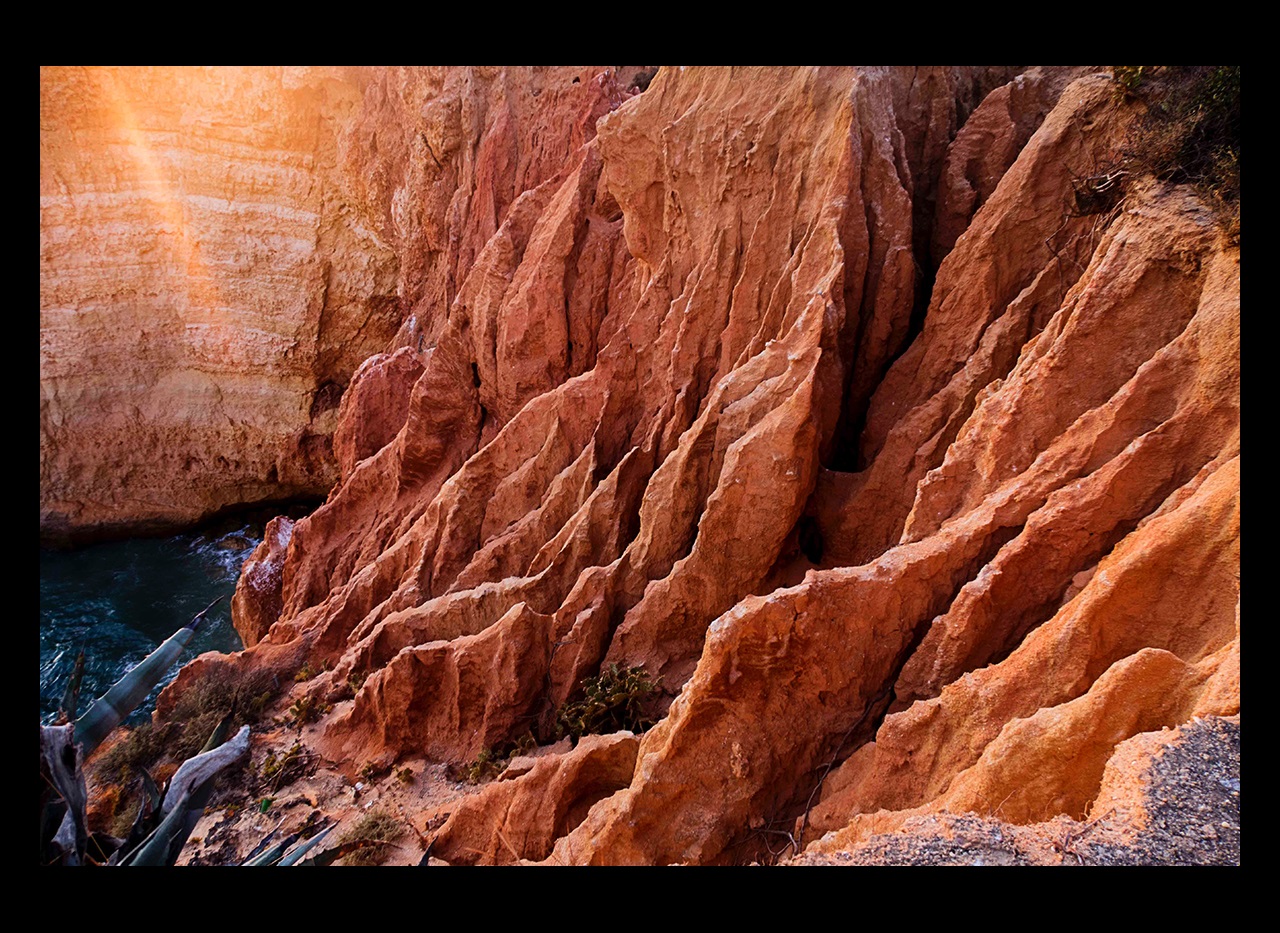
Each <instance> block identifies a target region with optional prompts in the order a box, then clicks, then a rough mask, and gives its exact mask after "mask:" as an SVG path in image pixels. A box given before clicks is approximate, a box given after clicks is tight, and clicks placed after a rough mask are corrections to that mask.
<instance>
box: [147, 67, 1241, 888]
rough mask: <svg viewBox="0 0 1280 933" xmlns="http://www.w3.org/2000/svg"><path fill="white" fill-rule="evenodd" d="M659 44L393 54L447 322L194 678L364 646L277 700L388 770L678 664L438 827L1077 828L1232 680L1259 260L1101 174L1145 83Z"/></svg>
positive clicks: (681, 847) (510, 847) (608, 856)
mask: <svg viewBox="0 0 1280 933" xmlns="http://www.w3.org/2000/svg"><path fill="white" fill-rule="evenodd" d="M430 74H431V75H436V73H435V72H431V73H430ZM624 78H626V79H627V81H624V80H623V79H624ZM571 79H576V80H571ZM629 79H630V72H615V71H613V70H612V69H585V70H582V71H581V72H571V71H570V70H555V69H552V70H547V71H537V72H528V71H522V72H517V71H507V70H499V71H493V72H479V71H474V70H473V71H447V72H442V73H440V74H439V75H438V76H437V77H433V78H431V80H429V81H426V83H422V82H423V79H422V77H421V75H419V74H418V73H416V72H412V71H407V70H406V71H389V72H385V73H379V74H378V76H377V78H376V80H374V79H372V78H371V79H369V80H370V83H369V84H368V85H367V86H366V88H365V95H364V97H363V99H362V102H361V103H353V104H351V107H352V108H353V109H352V110H351V111H350V113H349V114H348V116H347V118H346V120H347V122H346V123H344V124H343V127H344V128H343V129H342V131H341V133H339V134H338V139H339V141H340V142H341V145H339V146H338V152H339V161H342V160H343V159H345V160H346V162H345V163H344V164H346V165H347V166H348V167H350V166H352V165H355V164H357V163H358V164H359V165H360V166H362V171H361V172H355V173H354V174H351V175H350V176H349V177H350V178H355V179H357V180H356V181H349V182H348V183H349V184H351V185H352V186H353V187H354V188H355V189H358V190H359V192H360V198H361V199H362V200H361V201H360V203H365V204H386V205H387V209H388V212H389V213H388V214H387V215H386V216H385V217H383V218H380V219H379V223H380V224H383V226H378V227H371V228H370V229H379V230H390V229H394V230H396V231H398V233H397V237H398V238H397V239H396V240H395V243H396V244H397V246H396V248H395V250H394V252H395V255H396V256H397V257H399V258H398V259H397V263H398V265H397V270H398V271H397V275H398V276H399V279H398V284H397V286H396V288H397V294H398V295H399V298H400V301H401V306H402V307H404V308H406V309H411V314H410V315H409V316H408V317H406V318H405V319H404V322H403V323H402V325H401V326H400V327H399V330H398V332H397V333H396V335H395V336H394V338H389V339H384V345H383V346H381V347H379V348H378V349H379V350H380V351H381V352H380V354H379V355H376V356H373V357H371V358H370V359H369V361H368V362H366V363H364V364H363V366H361V367H360V369H359V370H358V372H356V374H355V376H354V378H352V379H351V380H350V388H349V389H348V390H347V392H346V394H345V396H344V397H343V399H342V403H341V407H340V409H339V410H338V414H337V416H336V417H337V424H336V426H335V428H334V429H333V445H334V449H335V451H336V460H337V464H336V467H335V470H336V471H337V475H338V476H339V479H338V481H337V483H336V485H334V487H333V488H332V490H331V491H330V492H329V495H328V499H327V500H326V502H325V503H324V505H322V506H321V507H320V508H319V509H317V510H316V511H315V512H314V513H312V514H311V515H310V516H308V517H306V518H304V519H300V520H299V521H297V522H296V524H293V525H292V526H291V528H286V527H285V525H284V524H279V525H277V526H275V527H274V528H273V529H272V533H270V534H269V535H268V540H267V541H266V542H264V544H263V546H262V547H260V548H259V549H258V551H257V552H255V554H254V556H253V558H252V559H251V561H250V563H249V564H247V565H246V570H245V573H244V575H243V576H242V579H241V583H240V587H239V589H238V591H237V595H236V602H235V606H234V612H235V620H236V624H237V627H238V628H239V630H240V631H241V632H242V634H243V635H244V638H245V642H246V645H248V646H249V647H248V648H247V650H246V651H244V652H242V653H240V654H237V655H233V656H230V657H226V658H223V657H218V656H204V657H202V658H201V659H200V660H199V661H198V662H196V663H195V664H192V665H190V666H188V668H187V669H186V670H184V672H183V674H182V675H181V676H180V677H179V679H178V681H177V684H176V685H175V686H174V687H172V688H170V691H169V692H167V693H166V696H165V697H162V700H161V715H163V714H164V711H165V709H166V708H167V707H168V705H170V704H171V701H172V695H173V693H174V692H176V691H180V690H182V689H184V685H185V684H188V683H190V682H192V680H193V679H195V678H198V677H199V676H201V673H202V671H207V670H208V669H210V668H212V667H219V666H231V667H239V668H243V667H249V666H255V667H264V668H267V669H270V670H273V671H275V672H277V673H279V674H280V675H282V678H281V679H282V680H283V681H291V678H292V674H293V672H294V671H295V670H297V669H298V668H299V667H300V666H302V665H303V664H304V663H307V664H308V665H310V668H311V669H312V670H320V669H321V668H327V670H325V672H324V673H321V674H320V675H319V676H318V677H316V678H314V679H312V680H309V681H307V682H305V683H301V684H298V685H297V686H296V687H295V688H294V691H293V693H292V694H291V696H290V697H287V698H286V700H293V701H297V700H300V699H302V698H304V697H309V698H310V701H311V702H312V703H313V704H315V705H316V706H317V707H318V708H325V709H327V710H328V711H327V712H326V714H325V715H324V716H323V717H322V718H321V720H320V721H319V722H318V723H317V724H316V725H314V726H308V727H307V729H306V730H305V731H304V733H303V735H304V737H305V741H306V743H307V746H308V748H309V749H311V750H312V751H313V752H314V754H316V755H317V756H318V758H319V759H321V760H323V761H325V762H327V763H328V766H330V767H332V768H334V769H336V770H338V771H341V772H342V773H344V774H346V775H347V776H348V778H353V776H354V775H355V774H356V773H357V772H359V771H360V770H361V768H362V767H363V766H365V765H369V766H371V767H372V768H373V770H378V769H382V770H384V771H385V770H386V769H387V768H388V766H391V765H396V764H399V763H402V762H412V761H427V762H435V763H447V764H451V765H455V766H459V765H462V764H464V763H466V762H467V761H469V760H472V759H475V758H476V756H477V755H478V754H480V753H481V752H483V751H485V750H486V749H497V748H501V747H504V746H505V745H507V744H509V743H512V742H515V741H516V740H517V739H518V737H520V736H521V735H523V734H524V733H526V732H530V731H531V732H532V733H533V734H534V736H535V738H536V739H537V740H538V741H539V742H540V743H541V744H542V745H550V744H551V743H552V742H553V741H554V740H555V739H556V737H557V736H556V734H555V713H556V710H558V709H559V708H561V707H562V706H563V704H564V703H565V702H566V701H569V700H572V699H574V698H576V697H578V696H579V695H580V692H581V687H582V684H583V681H584V679H585V678H588V677H591V676H593V675H595V674H597V673H598V672H599V671H600V670H601V669H602V667H607V666H609V665H613V664H617V665H619V666H620V667H633V666H642V667H644V668H645V669H646V671H648V673H649V674H650V675H651V676H652V677H653V678H654V680H655V681H656V682H657V683H658V684H659V685H660V687H661V690H662V695H661V697H660V699H659V700H658V701H656V702H657V713H658V715H659V721H658V722H657V724H656V725H655V726H653V728H651V729H649V730H648V731H647V732H644V733H643V734H642V735H640V736H639V737H638V738H636V737H632V736H631V735H630V734H629V733H627V734H623V733H619V734H615V735H613V736H609V737H590V738H585V739H583V740H582V741H581V742H580V743H579V744H578V745H577V747H576V748H575V749H573V750H571V751H567V750H563V749H550V750H546V751H545V752H544V753H543V754H541V755H540V756H539V757H537V758H534V759H532V761H533V762H534V763H533V764H532V765H530V766H527V767H522V768H520V769H517V771H518V773H516V772H513V773H512V774H511V775H509V776H508V777H507V779H505V780H500V781H497V782H494V783H492V784H489V785H487V786H486V787H484V788H483V789H482V790H480V791H479V792H477V793H475V794H474V795H471V796H466V797H464V799H463V800H462V801H461V802H455V804H454V805H453V807H452V810H451V813H450V816H449V817H448V819H447V820H443V822H441V821H440V820H437V819H435V818H434V817H437V816H440V817H441V818H443V817H442V814H440V813H437V812H436V811H431V812H430V813H428V810H427V808H426V807H425V805H424V806H423V808H422V809H420V810H419V811H417V812H414V811H413V808H412V806H411V805H408V804H407V805H406V806H409V810H408V811H406V814H405V818H406V819H408V820H409V821H410V822H412V823H413V824H414V826H415V828H416V829H417V830H419V831H420V832H422V833H426V834H427V835H428V836H430V837H431V838H433V839H434V840H435V846H436V847H434V848H432V850H431V851H432V853H433V854H434V855H436V856H438V857H441V858H443V859H445V860H446V861H461V862H468V863H508V862H514V861H533V862H546V863H555V864H667V863H687V864H708V863H733V862H739V861H749V860H752V859H756V858H760V857H762V853H764V852H765V851H766V850H769V849H772V850H775V851H776V848H777V844H778V840H779V839H786V840H788V844H789V845H790V846H791V851H793V852H798V851H801V850H804V849H806V847H807V850H808V851H809V852H810V853H812V854H821V853H830V852H833V851H839V850H841V849H844V848H849V847H852V846H856V845H859V844H862V843H865V842H866V840H868V839H870V838H871V837H872V836H873V835H875V834H879V833H884V832H889V831H894V830H897V829H899V828H901V827H902V826H904V825H905V824H906V823H907V822H908V821H909V820H913V819H917V818H922V817H928V816H933V815H937V814H942V813H944V812H950V813H968V814H975V815H977V816H981V817H995V818H999V819H1003V820H1006V821H1010V822H1013V823H1017V824H1032V823H1042V822H1045V821H1050V820H1053V819H1056V818H1059V817H1062V818H1070V819H1073V820H1082V819H1085V818H1087V817H1088V816H1089V807H1090V804H1091V802H1092V801H1093V800H1094V799H1095V798H1096V797H1097V796H1098V794H1099V790H1100V787H1101V786H1102V784H1103V779H1104V774H1105V773H1106V769H1107V767H1108V762H1109V760H1110V759H1111V757H1112V755H1113V753H1114V751H1115V749H1116V748H1117V747H1118V746H1121V745H1122V744H1123V743H1125V742H1126V741H1128V740H1130V739H1132V738H1133V737H1135V736H1140V735H1142V734H1144V733H1148V732H1152V731H1156V730H1160V729H1162V728H1165V727H1173V726H1177V725H1179V724H1181V723H1185V722H1187V721H1189V720H1191V719H1192V718H1193V717H1197V716H1200V717H1204V716H1232V715H1236V714H1238V712H1239V488H1240V483H1239V476H1240V473H1239V471H1240V461H1239V402H1240V399H1239V251H1238V247H1236V246H1233V245H1231V243H1230V242H1229V241H1228V240H1227V239H1226V238H1225V236H1224V235H1223V234H1222V232H1221V230H1220V228H1219V227H1218V226H1216V225H1215V223H1214V221H1213V216H1212V212H1211V211H1210V209H1209V208H1208V206H1207V205H1206V204H1205V203H1204V202H1202V201H1201V200H1200V199H1199V198H1198V197H1197V195H1196V194H1195V193H1194V192H1193V191H1192V190H1191V189H1189V188H1185V187H1175V186H1170V185H1165V184H1160V183H1157V182H1155V181H1154V180H1150V179H1148V180H1145V181H1143V180H1137V179H1135V180H1134V182H1133V183H1132V184H1131V185H1129V186H1128V188H1127V189H1126V193H1125V197H1124V198H1123V199H1122V200H1118V201H1116V202H1115V203H1114V204H1113V205H1112V206H1109V207H1107V208H1106V209H1105V210H1100V211H1097V212H1094V213H1085V212H1083V211H1081V210H1079V209H1078V207H1079V205H1078V203H1077V201H1076V200H1075V198H1074V192H1075V187H1074V186H1075V185H1076V184H1077V183H1078V181H1079V179H1078V178H1077V177H1076V176H1075V175H1074V174H1073V173H1074V171H1076V169H1074V168H1073V167H1080V166H1097V165H1105V164H1110V162H1111V161H1112V160H1115V159H1118V158H1120V156H1121V150H1122V147H1123V145H1124V139H1125V134H1126V132H1127V131H1128V128H1129V126H1130V125H1131V123H1132V122H1133V121H1134V120H1135V119H1137V117H1138V115H1139V114H1140V108H1139V107H1138V106H1137V105H1135V104H1133V103H1127V102H1125V101H1124V100H1123V99H1122V96H1121V95H1118V94H1117V93H1116V90H1115V83H1114V81H1113V80H1112V79H1111V77H1110V76H1109V75H1107V74H1103V73H1092V72H1089V71H1087V70H1085V69H1074V70H1073V69H1044V70H1039V69H1037V70H1033V71H1029V72H1025V73H1021V74H1019V73H1018V72H1016V71H1015V70H1011V69H1001V70H995V69H958V68H957V69H941V68H939V69H899V68H865V69H845V68H800V69H793V68H679V67H676V68H662V69H661V70H659V71H658V73H657V75H656V77H654V78H653V80H652V83H650V84H649V85H648V86H647V89H645V90H643V92H640V91H639V88H638V87H637V86H636V84H635V82H631V83H630V84H628V81H629ZM478 85H483V87H484V94H481V92H480V90H479V89H478ZM380 95H381V96H380ZM481 100H483V101H484V102H485V103H484V105H483V107H482V106H481V105H480V104H479V103H477V102H478V101H481ZM486 108H487V109H486ZM391 111H394V112H395V113H397V114H402V115H403V114H410V115H412V119H409V118H407V117H406V119H407V120H408V124H407V125H413V126H414V127H415V129H414V131H413V133H412V134H411V133H410V132H409V131H408V130H407V129H402V131H401V133H400V135H398V136H397V135H396V134H394V133H392V132H391V130H390V129H389V127H390V126H391V125H392V121H391V120H390V118H389V117H388V116H387V114H388V113H390V112H391ZM570 113H572V114H576V115H577V117H576V122H574V120H567V119H566V117H565V115H566V114H570ZM970 113H971V115H970ZM958 115H959V116H958ZM965 117H967V122H966V120H965V119H964V118H965ZM384 118H385V119H386V121H387V122H382V121H383V120H384ZM415 121H420V123H421V126H422V129H421V135H417V134H418V133H419V129H418V128H417V127H418V125H419V123H417V122H415ZM481 127H484V129H483V131H481ZM384 134H388V135H387V141H386V142H385V143H384V142H383V139H384ZM373 141H376V142H377V152H378V154H379V156H378V159H377V160H375V162H374V163H365V162H360V161H359V158H358V156H357V154H356V151H355V150H356V149H357V148H358V149H361V150H362V151H364V152H365V154H366V155H367V150H371V149H372V148H373ZM419 146H421V149H419V148H418V147H419ZM344 147H347V148H344ZM423 156H425V157H426V158H425V161H424V158H423ZM433 160H434V163H435V164H434V165H433V164H432V161H433ZM370 165H373V167H372V168H371V167H370ZM380 173H381V174H380ZM415 173H417V174H415ZM444 178H448V179H450V182H449V184H448V185H446V184H445V183H444V182H443V181H440V179H444ZM401 185H404V186H405V187H400V186H401ZM450 185H452V186H453V187H450ZM401 191H405V192H407V193H406V194H403V195H401V194H400V193H399V192H401ZM446 191H452V192H454V193H453V194H452V195H450V196H449V197H445V196H444V194H443V193H442V192H446ZM387 192H395V193H393V194H389V195H388V194H387ZM387 236H388V237H390V234H389V233H388V234H387ZM935 268H936V275H935ZM289 741H292V739H290V740H289ZM1109 793H1111V792H1110V791H1109ZM1116 793H1118V791H1116ZM429 817H430V818H431V819H430V822H428V818H429ZM424 838H425V837H424Z"/></svg>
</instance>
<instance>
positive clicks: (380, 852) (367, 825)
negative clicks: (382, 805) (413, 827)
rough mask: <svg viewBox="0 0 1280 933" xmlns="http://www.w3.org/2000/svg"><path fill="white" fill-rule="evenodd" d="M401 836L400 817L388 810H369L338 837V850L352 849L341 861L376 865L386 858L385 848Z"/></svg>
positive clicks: (352, 863) (402, 830)
mask: <svg viewBox="0 0 1280 933" xmlns="http://www.w3.org/2000/svg"><path fill="white" fill-rule="evenodd" d="M403 835H404V823H403V822H402V821H401V819H400V817H398V816H396V815H395V814H394V813H392V812H391V811H389V810H381V809H378V810H370V811H369V812H368V813H366V814H364V815H363V816H361V817H360V819H358V820H356V822H355V825H353V826H352V827H351V828H350V829H348V830H347V831H346V832H345V833H343V834H342V835H341V836H340V837H338V845H339V848H342V847H344V846H345V847H351V848H353V851H351V852H349V853H348V854H347V855H345V856H343V859H342V861H343V862H344V864H347V865H377V864H379V863H380V862H381V861H382V860H383V859H385V858H386V857H387V852H386V849H387V846H388V845H389V844H390V843H392V842H394V841H395V840H396V839H399V838H400V837H401V836H403ZM362 843H363V845H361V844H362Z"/></svg>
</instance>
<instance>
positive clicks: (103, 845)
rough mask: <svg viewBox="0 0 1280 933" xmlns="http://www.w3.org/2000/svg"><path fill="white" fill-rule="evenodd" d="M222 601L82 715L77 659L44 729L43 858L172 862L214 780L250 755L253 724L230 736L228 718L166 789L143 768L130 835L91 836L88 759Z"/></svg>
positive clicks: (52, 861) (79, 660)
mask: <svg viewBox="0 0 1280 933" xmlns="http://www.w3.org/2000/svg"><path fill="white" fill-rule="evenodd" d="M221 599H222V597H219V598H218V599H216V600H214V601H213V602H212V603H210V604H209V605H208V606H206V607H205V609H204V610H203V611H201V612H199V613H197V614H196V616H195V618H193V619H192V620H191V621H190V622H189V623H188V624H187V625H185V626H183V627H182V628H181V629H179V630H178V631H177V632H175V633H174V634H173V635H172V636H171V637H170V638H169V639H167V640H166V641H165V642H164V643H163V644H162V645H160V647H158V648H157V649H156V650H155V651H153V652H151V654H149V655H147V657H146V658H145V659H144V660H143V661H142V663H141V664H139V665H137V666H136V667H134V668H132V669H131V670H130V671H128V672H127V673H126V674H125V675H124V676H123V677H121V678H120V680H119V681H118V682H117V683H116V684H115V685H114V686H112V687H111V689H110V690H108V691H107V692H106V693H105V694H103V695H102V696H101V697H99V698H98V699H97V700H96V701H95V702H94V703H93V704H92V705H91V706H90V707H89V709H88V710H87V711H86V712H85V714H84V715H83V716H81V717H80V718H79V719H76V718H75V715H76V707H77V705H78V702H79V694H80V680H81V677H82V676H83V673H84V653H83V652H81V653H80V656H79V657H77V659H76V665H75V669H74V670H73V671H72V674H71V679H70V681H68V683H67V688H66V690H65V692H64V693H63V697H62V704H61V708H60V710H59V713H58V719H57V722H56V723H55V724H54V725H51V726H44V725H42V726H41V727H40V774H41V778H42V785H41V786H42V800H41V834H40V843H41V853H40V854H41V862H42V863H43V864H63V865H83V864H85V863H86V862H87V861H91V862H95V863H101V862H104V861H105V863H106V864H119V865H172V864H173V863H174V861H176V859H177V857H178V853H179V852H180V851H181V849H182V846H183V845H184V844H185V843H186V841H187V837H188V836H189V835H190V834H191V830H192V829H193V828H194V827H195V824H196V821H197V820H198V819H199V818H200V814H201V813H203V812H204V807H205V804H206V803H207V802H208V799H209V795H210V794H211V793H212V791H213V780H214V778H215V777H216V776H217V775H218V774H219V773H221V772H222V771H223V770H225V769H226V768H228V767H230V766H231V765H233V764H235V763H236V762H237V761H239V760H241V759H242V758H243V757H244V756H245V755H247V754H248V752H249V727H248V726H244V727H242V728H241V729H240V731H239V732H237V733H236V735H235V736H234V737H233V738H231V740H230V741H228V740H227V732H228V731H229V728H230V724H231V717H230V716H229V715H228V716H226V717H224V718H223V720H222V721H221V722H220V723H218V725H217V727H216V728H215V729H214V730H213V733H212V734H211V735H210V736H209V740H208V741H207V742H206V743H205V746H204V748H203V749H202V750H201V751H200V753H199V754H197V755H195V756H194V757H192V758H190V759H188V760H187V761H185V762H183V764H182V765H181V767H179V768H178V770H177V772H176V773H175V774H174V775H173V777H172V779H170V781H169V782H168V784H167V785H166V787H165V789H164V790H163V791H161V790H160V788H158V787H157V786H156V784H155V781H153V780H152V779H151V776H150V775H148V774H147V773H146V772H145V771H143V774H142V785H143V798H142V803H141V806H140V807H139V809H138V816H137V818H136V819H135V820H134V824H133V827H132V829H131V830H130V832H129V835H128V837H127V838H125V839H117V838H115V837H112V836H107V835H105V834H102V833H97V834H93V836H92V838H91V836H90V833H89V830H88V825H87V822H86V819H85V810H86V806H87V803H88V794H87V792H86V790H85V780H84V771H83V764H84V760H85V758H87V757H88V756H89V754H90V753H92V752H93V751H94V750H95V749H96V748H97V747H98V746H99V745H100V744H102V741H103V739H105V738H106V737H107V735H109V734H110V733H111V730H112V729H114V728H115V727H116V726H118V725H119V724H120V723H121V722H123V721H124V720H125V718H126V717H127V716H128V715H129V714H130V713H132V712H133V711H134V709H136V708H137V706H138V704H139V703H141V702H142V701H143V700H144V699H145V698H146V697H147V695H148V694H150V693H151V691H152V690H153V689H155V686H156V684H158V683H159V682H160V680H161V678H162V677H163V676H164V674H165V671H167V670H168V669H169V667H170V666H171V665H172V664H173V662H174V661H175V660H177V658H178V656H179V655H180V654H181V653H182V650H183V649H184V648H185V647H186V646H187V644H188V642H190V641H191V638H192V636H193V635H194V634H195V632H196V629H197V628H199V626H200V623H201V622H203V621H204V619H205V616H206V615H207V613H208V612H209V610H210V609H212V608H213V607H214V606H215V605H217V603H218V602H219V601H220V600H221ZM91 842H92V849H93V853H92V855H91V854H90V851H89V850H90V843H91ZM95 856H96V858H95Z"/></svg>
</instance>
